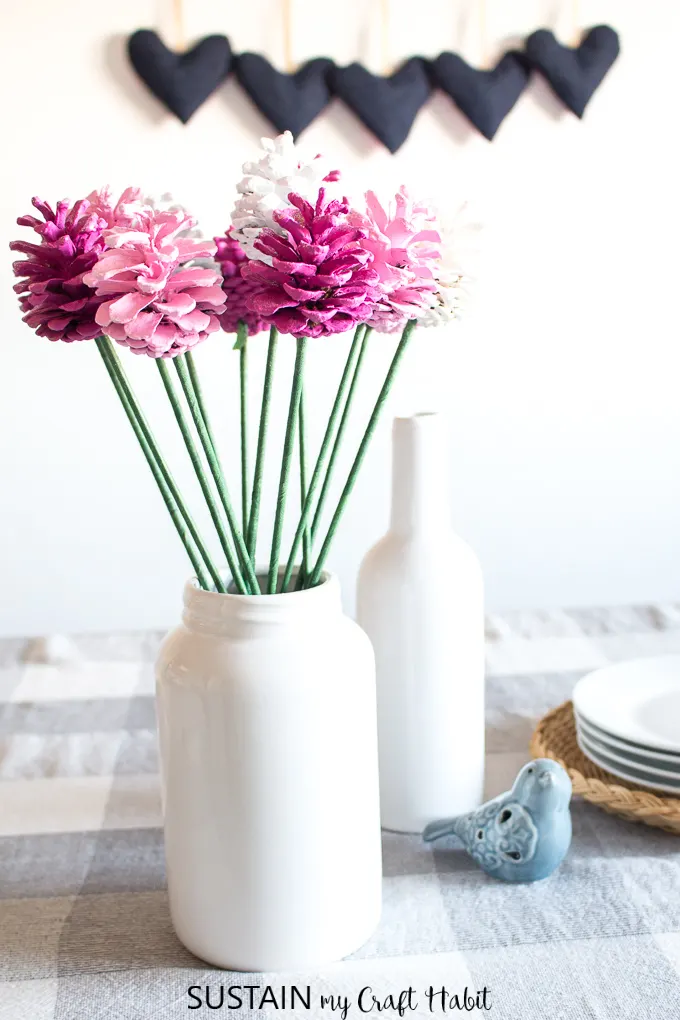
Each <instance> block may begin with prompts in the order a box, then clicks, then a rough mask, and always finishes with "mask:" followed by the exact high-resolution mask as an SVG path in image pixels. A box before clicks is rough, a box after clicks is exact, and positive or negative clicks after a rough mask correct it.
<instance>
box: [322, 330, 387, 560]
mask: <svg viewBox="0 0 680 1020" xmlns="http://www.w3.org/2000/svg"><path fill="white" fill-rule="evenodd" d="M372 332H373V330H372V329H371V327H370V326H367V327H366V332H365V333H364V336H363V339H362V341H361V347H360V348H359V355H358V357H357V361H356V365H355V367H354V375H353V376H352V382H351V383H350V387H349V392H348V393H347V400H346V402H345V406H344V408H343V412H342V417H341V419H340V425H339V426H338V434H337V436H336V437H335V442H334V443H333V449H332V451H331V455H330V459H329V461H328V468H327V470H326V475H325V477H324V480H323V485H322V486H321V493H320V494H319V502H318V503H317V506H316V511H315V513H314V520H313V521H312V542H313V541H314V538H315V536H316V533H317V531H318V529H319V522H320V521H321V515H322V513H323V508H324V505H325V503H326V497H327V496H328V491H329V488H330V484H331V480H332V478H333V471H334V469H335V462H336V460H337V457H338V453H339V452H340V447H341V446H342V440H343V438H344V435H345V429H346V428H347V422H348V421H349V415H350V411H351V409H352V403H353V400H354V394H355V391H356V387H357V383H358V381H359V372H360V370H361V365H362V362H363V360H364V354H365V353H366V347H367V344H368V338H369V336H370V335H371V333H372Z"/></svg>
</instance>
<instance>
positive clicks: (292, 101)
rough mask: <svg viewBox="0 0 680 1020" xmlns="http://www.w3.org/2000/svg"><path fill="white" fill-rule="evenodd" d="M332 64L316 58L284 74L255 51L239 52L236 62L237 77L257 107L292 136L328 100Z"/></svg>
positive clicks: (301, 128)
mask: <svg viewBox="0 0 680 1020" xmlns="http://www.w3.org/2000/svg"><path fill="white" fill-rule="evenodd" d="M332 67H334V64H333V61H332V60H328V59H327V58H326V57H318V58H317V59H316V60H310V61H309V63H307V64H305V65H304V66H303V67H301V68H300V70H299V71H296V72H295V74H283V72H281V71H277V70H276V68H275V67H272V65H271V64H270V63H269V61H268V60H265V58H264V57H261V56H259V54H257V53H242V54H241V55H240V56H238V57H236V62H235V71H236V77H237V78H238V80H239V82H240V83H241V85H242V86H243V88H244V89H245V90H246V92H247V93H248V95H249V96H250V98H251V99H252V100H253V102H254V103H255V105H256V106H257V108H258V110H259V111H260V112H261V113H263V114H264V115H265V117H266V118H267V120H269V121H271V123H272V124H273V125H274V127H275V128H276V129H277V130H278V131H290V132H292V134H293V137H294V138H297V136H298V135H299V134H301V133H302V132H303V131H304V129H305V128H306V127H308V125H309V124H311V123H312V121H313V120H315V118H316V117H318V116H319V114H320V113H321V111H322V110H323V108H324V107H325V106H327V105H328V103H329V102H330V99H331V93H330V88H329V85H328V73H329V71H330V70H331V68H332Z"/></svg>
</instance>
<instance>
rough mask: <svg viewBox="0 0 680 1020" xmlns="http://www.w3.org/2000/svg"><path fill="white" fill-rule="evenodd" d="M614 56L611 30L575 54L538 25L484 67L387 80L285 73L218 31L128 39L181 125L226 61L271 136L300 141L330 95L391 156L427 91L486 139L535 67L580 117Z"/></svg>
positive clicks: (446, 61) (312, 64) (353, 68)
mask: <svg viewBox="0 0 680 1020" xmlns="http://www.w3.org/2000/svg"><path fill="white" fill-rule="evenodd" d="M619 51H620V48H619V37H618V34H617V33H616V32H615V31H614V29H613V28H611V27H610V26H609V25H597V26H596V27H595V28H591V29H590V31H589V32H587V33H586V34H585V36H584V37H583V40H582V41H581V43H580V45H579V46H577V47H575V48H572V47H569V46H563V45H562V44H561V43H559V42H558V41H557V39H556V38H555V36H554V35H553V33H552V32H550V31H548V30H547V29H540V30H539V31H537V32H534V33H533V34H532V35H530V36H529V38H528V39H527V41H526V50H525V52H524V53H519V52H515V51H511V52H509V53H506V54H505V55H504V56H503V57H502V58H501V60H500V61H499V63H498V64H497V65H496V67H495V68H493V69H492V70H490V71H484V70H479V69H477V68H474V67H471V66H470V64H467V63H466V62H465V61H464V60H463V59H462V57H459V56H458V55H457V54H456V53H441V54H440V55H439V56H438V57H437V58H436V59H435V60H432V61H428V60H424V59H423V58H422V57H411V58H410V59H409V60H407V61H406V62H405V63H404V64H402V66H401V67H400V68H398V70H397V71H395V72H394V74H392V75H390V76H388V77H384V76H382V75H377V74H372V73H371V72H370V71H368V70H367V69H366V68H365V67H363V66H362V65H361V64H357V63H355V64H350V65H349V67H336V65H335V64H334V63H333V61H332V60H330V59H328V58H326V57H318V58H316V59H315V60H310V61H309V62H308V63H306V64H305V65H304V66H303V67H301V68H300V69H299V70H298V71H296V72H295V73H294V74H284V73H283V72H281V71H277V69H276V68H275V67H273V66H272V65H271V64H270V63H269V61H268V60H266V59H265V58H264V57H262V56H259V55H258V54H257V53H242V54H241V55H240V56H234V55H233V54H232V50H231V46H230V45H229V40H228V39H227V38H226V37H225V36H223V35H211V36H208V37H206V38H205V39H201V40H200V42H198V43H197V44H196V45H195V46H194V47H193V49H191V50H189V51H188V52H186V53H175V52H173V51H172V50H169V49H168V48H167V47H166V46H165V44H164V43H163V41H162V40H161V39H160V38H159V36H158V35H157V34H156V33H155V32H152V31H150V30H149V29H140V31H138V32H135V33H134V34H133V35H131V36H130V38H129V40H128V53H129V56H130V61H131V62H132V66H133V67H134V69H135V71H136V72H137V74H138V75H139V77H140V78H141V79H142V81H143V82H144V83H145V84H146V85H147V86H148V87H149V89H150V90H151V91H152V92H153V94H154V95H155V96H156V97H157V98H158V99H160V101H161V102H162V103H164V104H165V106H166V107H167V108H168V109H169V110H170V111H171V112H172V113H174V114H175V115H176V116H177V117H179V119H180V120H181V121H182V122H183V123H184V124H186V123H187V121H188V120H189V118H190V117H191V115H192V114H193V113H195V111H196V110H197V109H198V107H199V106H200V105H201V104H202V103H203V102H204V101H205V100H206V99H207V98H208V96H209V95H210V94H211V93H212V92H214V91H215V89H216V88H217V87H218V86H219V85H220V84H221V82H222V81H224V80H225V79H226V78H227V76H228V75H229V73H230V71H231V69H232V65H233V67H234V70H235V73H236V77H237V79H238V81H239V83H240V85H241V87H242V88H243V89H244V90H245V91H246V92H247V93H248V95H249V96H250V97H251V99H252V100H253V102H254V103H255V105H256V106H257V108H258V109H259V110H260V111H261V112H262V113H263V114H264V115H265V117H267V119H268V120H269V121H271V123H272V124H273V125H274V127H275V128H276V129H277V130H278V131H291V132H292V134H293V135H294V136H295V137H296V138H297V136H298V135H299V134H300V133H301V132H302V131H304V129H305V128H306V127H308V125H309V124H311V123H312V121H313V120H315V118H316V117H318V116H319V114H320V113H321V112H322V110H323V109H324V108H325V107H326V106H327V105H328V103H329V102H330V100H331V98H332V97H333V96H337V97H338V98H339V99H342V101H343V102H344V103H345V104H346V105H347V106H348V107H349V108H350V109H351V110H352V111H353V112H354V113H355V114H356V115H357V117H358V118H359V119H360V120H361V121H362V122H363V123H364V124H365V126H366V127H367V128H368V130H369V131H371V132H372V133H373V134H374V135H375V136H376V138H378V139H379V140H380V141H381V142H382V143H383V144H384V145H385V146H386V147H387V148H388V149H389V151H390V152H392V153H394V152H396V151H397V150H398V149H399V148H400V147H401V145H403V143H404V141H405V140H406V138H407V137H408V134H409V131H410V130H411V127H412V125H413V122H414V120H415V118H416V116H417V115H418V111H419V110H420V108H421V107H422V106H423V104H424V103H425V102H426V100H427V98H428V96H429V95H430V93H431V91H432V89H433V88H438V89H441V90H442V91H443V92H445V93H446V94H447V95H449V96H450V97H451V99H452V100H453V102H454V103H455V104H456V106H457V107H458V108H459V109H460V110H461V112H462V113H463V114H464V115H465V116H466V117H467V119H468V120H469V121H470V122H471V123H472V124H473V125H474V126H475V127H476V128H477V130H478V131H479V132H480V133H481V134H482V135H484V137H485V138H488V139H489V141H491V139H492V138H493V137H494V136H495V134H496V132H497V131H498V129H499V127H500V125H501V124H502V122H503V121H504V120H505V118H506V117H507V115H508V114H509V113H510V111H511V110H512V108H513V107H514V105H515V104H516V102H517V100H518V99H519V97H520V96H521V94H522V92H523V91H524V89H525V88H526V87H527V85H528V83H529V77H530V73H531V70H532V68H533V69H536V70H537V71H539V72H540V73H541V74H542V75H543V76H544V77H545V78H546V79H547V81H548V82H549V84H550V86H551V88H552V89H553V91H554V92H555V94H556V95H557V96H558V97H559V98H560V99H561V100H562V102H563V103H564V104H565V106H567V107H568V108H569V109H570V110H572V111H573V113H575V114H576V116H578V117H582V116H583V113H584V111H585V108H586V106H587V104H588V102H589V101H590V99H591V98H592V96H593V94H594V92H595V91H596V89H597V88H598V87H599V85H600V84H601V82H602V80H603V78H604V77H605V75H606V73H607V71H608V70H609V69H610V67H611V66H612V64H613V63H614V61H615V60H616V58H617V57H618V55H619Z"/></svg>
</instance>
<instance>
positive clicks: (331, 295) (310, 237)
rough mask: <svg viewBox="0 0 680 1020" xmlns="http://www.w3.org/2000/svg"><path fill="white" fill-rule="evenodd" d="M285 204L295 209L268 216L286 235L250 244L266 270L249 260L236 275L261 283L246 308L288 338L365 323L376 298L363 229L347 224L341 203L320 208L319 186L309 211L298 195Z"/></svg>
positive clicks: (269, 233)
mask: <svg viewBox="0 0 680 1020" xmlns="http://www.w3.org/2000/svg"><path fill="white" fill-rule="evenodd" d="M288 198H289V201H290V202H291V204H292V206H293V207H294V208H289V209H283V210H279V211H277V212H275V213H274V220H275V221H276V223H277V224H278V226H279V227H280V228H281V229H282V230H283V231H284V232H285V234H287V235H288V236H287V237H286V236H281V235H280V234H278V233H275V232H274V231H273V230H270V229H268V228H265V229H264V230H262V231H261V232H260V236H259V239H258V240H257V241H256V242H255V245H254V247H255V248H256V249H257V250H258V251H260V252H262V253H263V254H264V255H268V256H269V257H270V258H271V260H272V264H271V266H269V265H266V264H265V263H264V262H259V261H251V262H247V263H246V264H245V266H244V267H243V269H242V273H243V275H244V276H245V277H246V279H248V280H252V281H254V282H257V283H259V284H261V285H262V290H261V292H260V293H259V294H256V295H254V296H252V297H250V298H249V299H248V304H249V305H250V307H251V308H252V309H253V311H256V312H258V313H259V314H260V315H261V316H262V317H263V318H264V319H266V320H267V321H268V322H269V323H271V324H272V325H274V326H276V327H277V329H279V330H280V331H281V332H282V333H291V334H292V335H293V336H294V337H303V336H308V337H318V336H329V335H330V334H332V333H344V332H345V331H346V330H348V329H350V328H351V327H352V326H354V325H355V324H356V323H358V322H365V321H366V320H367V319H368V318H370V316H371V314H372V312H373V304H374V302H375V300H376V297H377V296H378V294H379V291H378V282H379V277H378V274H377V273H376V272H375V270H374V269H373V268H369V266H370V263H371V262H372V261H373V255H372V254H371V252H370V251H368V250H367V249H366V248H365V247H364V237H365V231H364V230H362V229H361V228H358V227H353V226H351V225H350V224H349V223H348V221H347V213H348V212H349V205H348V204H347V200H346V199H343V200H342V201H333V202H326V198H325V193H324V189H323V188H320V189H319V194H318V198H317V201H316V206H312V205H310V203H309V202H307V201H306V200H305V199H304V198H302V197H301V196H300V195H295V194H290V195H289V196H288Z"/></svg>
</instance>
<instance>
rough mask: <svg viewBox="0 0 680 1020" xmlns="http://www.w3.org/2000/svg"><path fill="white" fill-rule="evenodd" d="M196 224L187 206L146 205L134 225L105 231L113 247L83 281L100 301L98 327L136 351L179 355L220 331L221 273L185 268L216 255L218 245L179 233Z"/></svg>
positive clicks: (160, 355)
mask: <svg viewBox="0 0 680 1020" xmlns="http://www.w3.org/2000/svg"><path fill="white" fill-rule="evenodd" d="M194 225H195V221H194V220H193V219H192V218H191V217H190V216H187V215H186V214H185V213H184V212H183V211H179V210H178V211H175V212H170V211H160V210H155V209H152V208H150V207H145V208H144V209H142V210H141V211H140V213H139V216H138V218H137V225H136V226H135V227H132V228H128V227H125V226H116V227H113V228H111V229H110V230H106V231H105V232H104V238H105V241H106V244H107V245H108V248H107V250H106V251H105V252H103V254H102V255H101V256H100V258H99V260H98V261H97V263H96V265H95V266H94V267H93V268H92V270H91V271H90V272H89V273H88V274H86V276H85V283H87V284H88V285H89V286H91V287H95V288H96V293H97V296H98V297H100V298H102V299H103V303H102V304H101V305H100V306H99V309H98V311H97V316H96V320H97V323H98V324H99V327H100V331H101V332H105V333H107V334H108V335H109V336H111V337H112V338H113V339H114V340H116V341H117V342H118V343H119V344H123V345H124V346H125V347H129V348H130V349H131V350H132V351H133V352H134V353H135V354H148V355H149V356H150V357H152V358H174V357H176V356H177V355H178V354H183V353H184V352H185V351H186V350H188V349H190V348H192V347H195V346H196V344H198V343H200V342H201V340H205V339H206V337H207V336H208V335H209V334H210V333H213V332H214V331H215V330H217V329H219V321H218V315H219V314H220V313H221V312H223V311H224V294H223V293H222V286H221V284H222V277H221V276H220V274H219V272H216V271H215V270H212V269H205V268H202V267H198V266H186V265H185V264H186V263H187V262H190V261H191V260H192V259H196V258H201V257H205V256H213V255H214V254H215V245H214V244H212V243H210V242H206V241H203V240H196V239H194V238H189V237H186V236H180V235H182V233H183V232H184V231H185V230H188V229H190V228H191V227H193V226H194Z"/></svg>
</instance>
